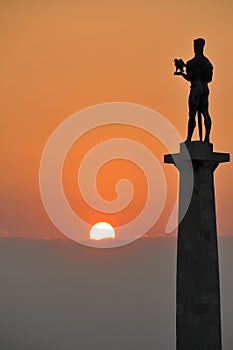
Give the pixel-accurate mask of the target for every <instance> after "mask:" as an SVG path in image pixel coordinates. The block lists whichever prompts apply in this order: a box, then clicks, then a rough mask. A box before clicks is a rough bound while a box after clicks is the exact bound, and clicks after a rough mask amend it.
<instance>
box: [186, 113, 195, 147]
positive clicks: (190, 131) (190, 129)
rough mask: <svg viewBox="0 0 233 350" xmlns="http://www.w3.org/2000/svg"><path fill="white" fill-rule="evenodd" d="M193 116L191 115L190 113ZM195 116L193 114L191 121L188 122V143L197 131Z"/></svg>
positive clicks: (190, 116)
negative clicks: (195, 130)
mask: <svg viewBox="0 0 233 350" xmlns="http://www.w3.org/2000/svg"><path fill="white" fill-rule="evenodd" d="M190 114H191V113H190ZM195 115H196V113H195V114H191V115H189V121H188V136H187V139H186V141H191V139H192V136H193V131H194V129H195V126H196V121H195Z"/></svg>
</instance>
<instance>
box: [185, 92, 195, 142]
mask: <svg viewBox="0 0 233 350" xmlns="http://www.w3.org/2000/svg"><path fill="white" fill-rule="evenodd" d="M188 103H189V121H188V136H187V139H186V141H191V139H192V136H193V131H194V129H195V126H196V121H195V116H196V112H197V106H198V96H197V95H196V94H195V91H194V89H191V91H190V95H189V101H188Z"/></svg>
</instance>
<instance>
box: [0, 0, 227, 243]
mask: <svg viewBox="0 0 233 350" xmlns="http://www.w3.org/2000/svg"><path fill="white" fill-rule="evenodd" d="M200 8H201V11H200ZM231 10H232V4H231V2H230V1H222V2H221V3H220V2H217V1H214V2H213V1H212V2H210V1H206V2H205V5H203V2H201V1H200V2H199V1H196V2H195V6H192V5H191V4H189V3H188V2H184V1H179V2H173V1H169V2H167V1H164V2H159V3H158V2H152V1H143V2H142V1H136V2H134V3H132V2H130V1H125V2H121V1H119V2H105V1H95V2H94V1H85V2H82V1H56V2H53V1H49V2H46V1H41V2H40V3H38V2H36V1H2V2H1V15H0V16H1V52H2V53H1V65H0V69H1V96H2V104H1V115H2V123H3V124H2V130H3V133H2V136H1V148H2V150H3V152H1V157H2V164H4V171H3V172H2V173H1V184H2V195H1V197H2V202H1V205H2V208H1V230H2V232H3V235H4V232H7V234H8V235H9V236H16V235H20V236H24V237H42V236H44V237H54V236H57V237H61V234H60V232H59V231H58V230H57V229H56V228H55V227H54V225H52V224H51V223H50V220H49V218H48V216H47V214H46V212H45V210H44V208H43V204H42V201H41V197H40V191H39V185H38V183H39V165H40V160H41V156H42V152H43V149H44V147H45V144H46V142H47V141H48V139H49V137H50V135H51V134H52V132H53V131H54V130H55V129H56V128H57V127H58V126H59V125H60V124H61V123H62V122H64V121H65V120H67V118H68V117H70V116H71V115H73V114H74V113H76V112H78V111H80V110H82V109H83V108H87V107H90V106H93V105H96V104H101V103H108V102H116V101H118V102H119V101H120V102H128V103H135V104H139V105H143V106H146V107H149V108H151V109H153V110H155V111H157V112H158V113H160V114H161V115H162V116H163V117H164V118H166V120H168V121H169V122H170V123H172V124H173V126H174V127H175V128H176V130H177V131H178V132H179V133H180V134H181V136H182V138H183V139H185V137H186V129H187V115H188V107H187V98H188V93H189V84H188V83H187V82H186V81H184V80H183V79H182V78H180V77H175V76H173V72H174V66H173V59H174V57H178V58H179V57H182V58H183V59H184V61H187V60H188V59H190V58H192V57H193V39H195V38H197V37H200V36H201V37H204V38H205V39H206V46H205V54H206V56H207V57H208V58H209V59H210V61H211V62H212V63H213V65H214V78H213V82H212V83H211V84H210V90H211V94H210V99H209V100H210V115H211V117H212V120H213V127H212V132H211V142H212V143H213V145H214V150H215V151H218V152H229V153H232V152H231V151H232V142H231V130H232V124H233V122H232V118H231V115H232V104H231V82H232V69H231V62H232V55H233V52H232V50H233V49H232V45H231V34H232V21H231ZM111 132H112V133H113V134H111ZM114 132H115V134H114ZM139 134H140V133H139ZM96 135H99V138H100V140H98V141H101V140H103V139H104V138H108V137H109V138H111V137H121V136H122V135H123V137H126V136H127V137H128V138H134V139H136V140H139V142H140V143H142V144H144V145H145V146H147V147H148V144H150V145H151V147H152V150H153V152H154V153H155V155H156V157H157V159H158V160H159V162H160V164H161V166H162V167H163V172H164V175H165V176H166V179H167V182H168V187H169V188H168V189H169V190H168V193H167V198H166V205H165V211H164V212H163V213H162V217H161V220H160V221H159V222H158V224H157V226H156V227H154V228H153V230H151V232H150V234H158V233H160V234H161V233H163V232H164V228H165V225H166V222H167V221H168V219H169V216H170V211H171V209H172V207H173V203H174V201H175V197H176V194H177V192H178V187H177V183H178V174H177V171H176V170H175V169H172V166H169V165H164V164H163V155H164V153H167V150H166V148H161V147H160V146H159V145H158V140H156V138H153V140H149V142H147V140H148V134H145V133H144V134H143V133H142V132H141V135H138V132H135V130H134V129H132V130H128V131H127V129H124V130H123V129H122V130H119V129H118V128H117V127H115V129H114V130H112V131H111V130H110V129H105V131H102V130H101V132H99V130H98V128H97V129H96V130H94V131H93V134H92V133H91V132H90V134H88V135H84V136H86V138H85V137H83V138H81V139H80V142H81V144H80V147H79V150H83V151H84V150H85V147H86V150H88V147H89V146H90V147H93V140H94V138H95V137H96ZM102 137H103V139H101V138H102ZM196 137H197V135H196V134H194V139H195V138H196ZM71 151H72V149H71ZM174 151H178V145H177V150H176V149H174ZM70 153H71V152H70ZM112 166H114V164H113V165H112ZM119 168H120V166H119V164H115V166H114V168H113V170H112V171H110V174H113V173H116V174H117V170H116V169H119ZM122 168H123V167H122ZM135 171H136V170H135V167H134V168H133V170H131V171H129V172H128V175H127V174H126V177H127V176H129V177H130V176H131V177H132V174H133V173H134V172H135ZM66 173H67V174H68V175H67V180H66V181H67V182H69V176H71V173H72V172H71V171H70V172H69V171H68V172H66ZM107 174H108V172H107ZM232 175H233V166H232V164H231V163H228V164H223V165H220V166H219V168H218V169H217V170H216V173H215V181H216V201H217V220H218V231H219V234H223V235H229V234H232V220H231V212H232V210H231V198H232V191H233V189H232V186H231V185H230V179H231V178H232ZM122 176H123V177H124V176H125V174H119V177H122ZM106 177H107V176H105V177H103V180H102V187H101V183H100V191H102V193H101V194H103V196H105V198H106V199H108V200H109V199H112V198H111V193H112V191H113V186H114V184H111V185H110V184H109V185H108V186H106V181H108V180H106ZM132 181H133V179H132ZM169 181H170V182H169ZM99 182H101V180H99ZM169 184H170V185H169ZM64 186H66V184H64ZM70 186H71V185H70ZM141 186H142V181H138V184H136V185H135V193H136V194H137V191H136V190H137V189H138V188H140V187H141ZM70 190H71V187H70ZM67 192H69V189H68V190H67ZM141 192H143V191H141ZM67 195H68V196H69V193H67ZM142 196H143V195H142ZM142 196H140V195H138V197H137V198H136V199H135V201H132V205H133V203H136V204H135V205H133V207H132V210H131V212H130V213H127V212H126V217H124V214H123V213H121V214H119V215H118V216H117V214H116V217H118V218H119V219H118V220H117V222H116V223H117V224H122V223H125V222H126V221H127V220H131V219H132V217H133V215H134V212H135V210H139V209H137V205H139V207H140V203H143V198H142ZM76 201H77V200H76ZM79 210H80V212H85V213H84V214H83V215H84V219H87V220H90V217H91V216H92V213H91V212H90V211H89V209H88V208H84V206H83V205H82V206H79ZM29 213H30V214H29ZM88 213H89V215H88ZM92 217H93V216H92ZM101 218H102V217H101ZM101 218H100V219H101ZM96 219H97V221H98V219H99V217H97V216H96ZM100 221H101V220H100ZM114 223H115V222H114Z"/></svg>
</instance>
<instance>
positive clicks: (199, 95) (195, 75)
mask: <svg viewBox="0 0 233 350" xmlns="http://www.w3.org/2000/svg"><path fill="white" fill-rule="evenodd" d="M204 45H205V40H204V39H202V38H198V39H196V40H194V53H195V56H194V58H193V59H191V60H190V61H188V62H187V63H186V73H184V72H182V71H179V72H175V73H174V74H175V75H182V77H183V78H184V79H186V80H188V81H190V82H191V88H190V95H189V100H188V104H189V121H188V136H187V139H186V142H187V141H191V138H192V135H193V131H194V128H195V126H196V121H195V116H196V114H197V113H198V124H199V133H200V141H202V126H201V115H203V117H204V124H205V131H206V134H205V139H204V141H206V142H209V136H210V129H211V119H210V115H209V112H208V105H209V103H208V96H209V88H208V83H210V82H211V81H212V76H213V66H212V64H211V63H210V61H209V60H208V59H207V58H206V57H205V56H204V54H203V48H204Z"/></svg>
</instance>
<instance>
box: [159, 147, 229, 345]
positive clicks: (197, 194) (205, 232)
mask: <svg viewBox="0 0 233 350" xmlns="http://www.w3.org/2000/svg"><path fill="white" fill-rule="evenodd" d="M185 146H186V147H187V149H188V152H189V154H190V158H191V162H192V166H193V188H190V183H189V181H188V177H189V176H190V173H188V171H190V167H188V166H187V162H188V160H187V155H186V154H185ZM228 161H229V154H227V153H215V152H213V146H212V144H210V143H208V142H201V141H192V142H186V143H185V144H181V145H180V153H178V154H169V155H166V156H165V157H164V162H165V163H172V164H174V165H175V166H176V167H177V168H178V170H179V174H180V189H179V226H178V244H177V278H176V346H177V347H176V348H177V350H221V349H222V342H221V309H220V287H219V264H218V246H217V233H216V213H215V196H214V178H213V174H214V170H215V169H216V168H217V166H218V165H219V163H222V162H228ZM189 164H190V160H189ZM188 168H189V169H188ZM190 190H191V191H192V194H191V202H190V204H189V206H188V209H187V208H185V207H184V206H185V205H186V200H187V196H188V192H189V191H190ZM185 210H187V211H186V213H185ZM184 213H185V215H184V216H183V214H184Z"/></svg>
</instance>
